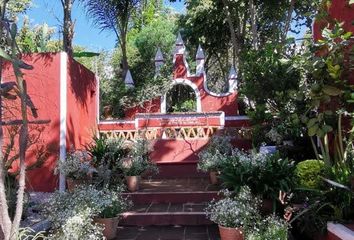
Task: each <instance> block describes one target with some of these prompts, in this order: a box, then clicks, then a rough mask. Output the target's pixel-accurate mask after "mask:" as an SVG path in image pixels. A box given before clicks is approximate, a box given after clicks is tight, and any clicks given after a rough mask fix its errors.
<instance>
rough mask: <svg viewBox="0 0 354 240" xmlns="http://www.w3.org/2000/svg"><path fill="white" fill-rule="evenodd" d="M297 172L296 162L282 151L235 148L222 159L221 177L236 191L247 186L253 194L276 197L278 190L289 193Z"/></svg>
mask: <svg viewBox="0 0 354 240" xmlns="http://www.w3.org/2000/svg"><path fill="white" fill-rule="evenodd" d="M294 171H295V165H294V163H293V162H291V161H289V160H288V159H283V158H281V157H280V155H279V153H275V154H265V153H256V152H251V153H246V152H242V151H240V150H237V149H235V150H233V153H232V156H230V157H228V158H227V159H226V160H224V161H223V162H222V166H221V175H220V178H221V180H222V181H223V183H224V185H225V186H226V187H227V188H229V189H232V190H235V191H236V192H238V191H239V190H240V188H241V187H242V186H244V185H247V186H249V187H250V189H251V191H252V193H253V194H254V195H257V196H262V197H264V198H270V199H275V198H277V197H278V195H279V191H283V192H289V191H290V190H291V189H292V188H293V187H294V184H295V173H294Z"/></svg>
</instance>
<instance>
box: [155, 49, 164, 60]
mask: <svg viewBox="0 0 354 240" xmlns="http://www.w3.org/2000/svg"><path fill="white" fill-rule="evenodd" d="M163 60H164V59H163V55H162V52H161V48H157V52H156V55H155V62H163Z"/></svg>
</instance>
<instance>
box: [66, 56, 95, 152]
mask: <svg viewBox="0 0 354 240" xmlns="http://www.w3.org/2000/svg"><path fill="white" fill-rule="evenodd" d="M96 108H97V104H96V79H95V75H94V73H92V72H91V71H89V70H88V69H86V68H85V67H84V66H83V65H81V64H79V63H78V62H76V61H75V60H73V59H69V60H68V84H67V120H66V121H67V137H66V141H67V149H70V148H71V147H74V148H75V149H83V148H84V146H85V144H87V143H90V142H91V141H92V137H93V136H94V134H95V132H96V130H97V122H96V119H97V114H96V113H97V111H96Z"/></svg>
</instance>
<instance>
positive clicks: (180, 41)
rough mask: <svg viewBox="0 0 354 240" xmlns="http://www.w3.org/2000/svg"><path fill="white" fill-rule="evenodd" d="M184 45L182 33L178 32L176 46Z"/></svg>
mask: <svg viewBox="0 0 354 240" xmlns="http://www.w3.org/2000/svg"><path fill="white" fill-rule="evenodd" d="M183 44H184V42H183V39H182V36H181V33H180V32H178V35H177V39H176V46H181V45H183Z"/></svg>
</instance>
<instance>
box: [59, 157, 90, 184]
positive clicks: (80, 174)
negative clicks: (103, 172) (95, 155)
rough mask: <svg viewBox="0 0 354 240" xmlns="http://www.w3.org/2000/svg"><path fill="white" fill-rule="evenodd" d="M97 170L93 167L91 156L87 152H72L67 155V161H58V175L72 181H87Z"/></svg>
mask: <svg viewBox="0 0 354 240" xmlns="http://www.w3.org/2000/svg"><path fill="white" fill-rule="evenodd" d="M95 171H96V170H95V168H93V167H92V166H91V163H90V156H89V154H88V153H87V152H86V151H71V152H69V153H68V154H67V156H66V159H65V161H60V160H58V166H57V168H56V173H59V172H61V173H63V174H65V176H66V177H68V178H71V179H77V180H80V179H87V178H89V176H90V175H92V173H93V172H95Z"/></svg>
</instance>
